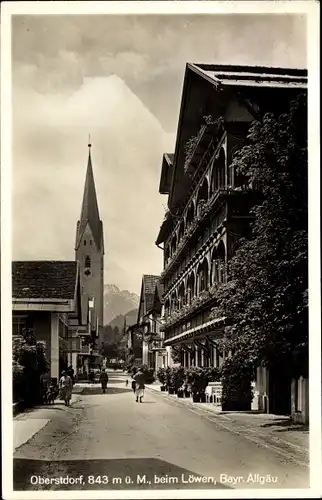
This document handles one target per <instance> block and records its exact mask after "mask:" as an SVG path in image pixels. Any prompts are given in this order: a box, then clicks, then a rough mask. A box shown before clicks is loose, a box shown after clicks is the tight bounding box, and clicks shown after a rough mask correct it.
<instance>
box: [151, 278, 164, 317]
mask: <svg viewBox="0 0 322 500" xmlns="http://www.w3.org/2000/svg"><path fill="white" fill-rule="evenodd" d="M163 293H164V285H163V283H160V282H159V281H157V283H156V285H155V289H154V297H153V304H152V308H153V310H155V311H157V312H160V313H161V306H162V304H163Z"/></svg>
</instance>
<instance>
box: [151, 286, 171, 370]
mask: <svg viewBox="0 0 322 500" xmlns="http://www.w3.org/2000/svg"><path fill="white" fill-rule="evenodd" d="M162 307H163V285H162V284H161V283H160V282H159V281H157V282H156V284H155V290H154V297H153V303H152V306H151V309H150V310H148V311H147V315H146V320H147V323H148V333H147V336H148V338H150V341H149V342H148V363H147V364H148V366H149V368H152V369H153V370H154V371H155V372H157V371H158V369H159V368H161V367H165V366H167V364H168V363H167V350H166V348H165V347H164V332H163V331H161V326H162V322H161V316H162Z"/></svg>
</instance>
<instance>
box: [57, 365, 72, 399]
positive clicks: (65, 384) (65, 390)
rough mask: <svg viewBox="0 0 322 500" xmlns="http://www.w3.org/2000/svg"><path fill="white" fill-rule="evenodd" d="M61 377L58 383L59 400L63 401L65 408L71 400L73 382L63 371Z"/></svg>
mask: <svg viewBox="0 0 322 500" xmlns="http://www.w3.org/2000/svg"><path fill="white" fill-rule="evenodd" d="M61 375H62V376H61V378H60V381H59V389H60V399H62V400H63V401H64V403H65V405H66V406H69V405H70V400H71V399H72V390H73V382H72V379H71V378H70V376H69V375H67V373H66V372H65V371H63V372H62V374H61Z"/></svg>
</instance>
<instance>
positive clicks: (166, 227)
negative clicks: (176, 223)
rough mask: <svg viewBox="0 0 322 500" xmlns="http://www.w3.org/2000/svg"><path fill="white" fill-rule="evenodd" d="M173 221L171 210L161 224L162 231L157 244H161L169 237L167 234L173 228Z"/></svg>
mask: <svg viewBox="0 0 322 500" xmlns="http://www.w3.org/2000/svg"><path fill="white" fill-rule="evenodd" d="M172 223H173V218H172V215H171V214H170V212H168V213H167V215H166V217H165V219H164V221H163V222H162V224H161V227H160V231H159V234H158V237H157V239H156V242H155V244H156V245H160V244H161V243H163V242H164V241H165V240H166V239H167V236H168V234H169V233H170V231H171V228H172Z"/></svg>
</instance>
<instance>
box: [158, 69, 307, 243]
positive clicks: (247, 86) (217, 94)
mask: <svg viewBox="0 0 322 500" xmlns="http://www.w3.org/2000/svg"><path fill="white" fill-rule="evenodd" d="M301 90H305V91H306V90H307V70H305V69H285V68H267V67H256V66H253V67H252V66H228V65H213V64H192V63H187V65H186V70H185V76H184V83H183V90H182V99H181V106H180V114H179V122H178V129H177V138H176V145H175V152H174V161H173V176H172V183H171V188H170V192H169V199H168V206H169V208H170V210H171V211H172V212H173V213H175V211H176V210H177V208H179V207H180V206H181V204H182V203H183V201H184V199H185V197H186V195H187V193H188V192H189V189H190V187H191V180H190V179H189V178H188V176H186V175H184V168H183V166H184V161H185V151H184V147H185V144H186V142H187V140H188V139H190V138H191V137H192V136H194V135H196V134H197V133H198V130H199V128H200V125H201V122H202V118H203V116H204V115H205V114H209V113H210V114H211V115H212V117H213V118H214V119H217V118H219V117H221V116H225V111H226V109H227V105H228V103H229V102H231V101H232V99H233V98H234V97H235V98H236V97H238V98H241V99H242V100H244V99H245V98H246V99H247V98H248V96H252V95H255V99H257V98H259V100H260V102H261V105H263V103H264V104H265V103H266V107H267V103H269V105H270V106H271V107H272V105H273V107H274V106H275V107H276V109H279V104H280V102H284V103H287V99H284V95H286V94H285V92H290V93H293V94H294V93H295V92H298V91H301ZM290 95H291V94H290ZM274 96H275V97H276V96H278V97H279V99H275V100H276V101H277V104H276V105H275V103H274ZM196 102H198V106H197V105H196ZM248 111H250V112H251V109H250V108H248ZM263 111H264V112H266V109H265V105H264V106H263ZM256 118H257V116H256V114H254V119H256ZM166 229H167V226H166V225H163V226H161V229H160V233H159V236H158V240H157V242H161V240H162V238H164V233H165V231H166Z"/></svg>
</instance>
